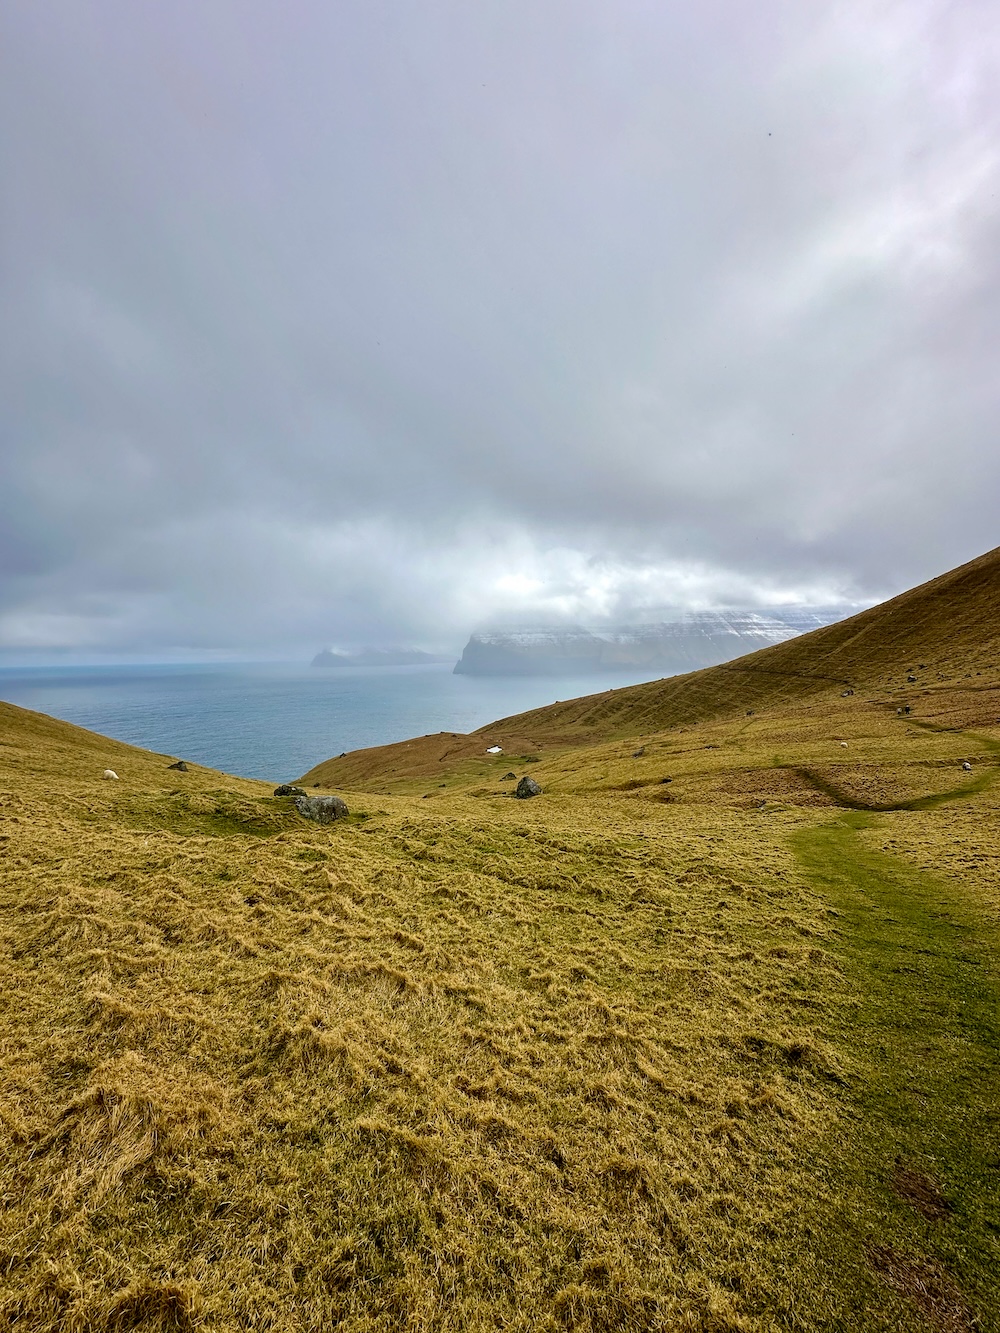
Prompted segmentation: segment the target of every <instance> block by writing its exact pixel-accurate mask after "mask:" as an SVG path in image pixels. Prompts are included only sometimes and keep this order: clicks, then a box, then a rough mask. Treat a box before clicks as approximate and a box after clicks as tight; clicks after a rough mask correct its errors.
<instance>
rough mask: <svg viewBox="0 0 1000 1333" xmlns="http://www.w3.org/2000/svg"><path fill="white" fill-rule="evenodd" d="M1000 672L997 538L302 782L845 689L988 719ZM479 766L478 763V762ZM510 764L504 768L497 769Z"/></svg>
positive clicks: (828, 699)
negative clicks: (897, 588)
mask: <svg viewBox="0 0 1000 1333" xmlns="http://www.w3.org/2000/svg"><path fill="white" fill-rule="evenodd" d="M998 680H1000V547H998V548H997V549H996V550H994V551H990V552H988V553H987V554H986V555H983V556H980V557H979V558H978V559H977V560H972V561H970V562H969V563H968V564H966V565H962V566H961V567H960V568H959V569H956V570H952V571H951V572H950V573H948V574H943V575H941V576H940V577H939V578H936V579H932V580H931V581H930V582H929V583H924V584H922V585H921V586H920V587H919V588H914V589H911V590H910V591H909V592H905V593H902V594H901V595H900V596H899V597H894V598H893V599H892V600H891V601H888V602H884V603H882V604H881V605H879V606H875V607H872V608H871V609H870V610H868V611H862V612H861V613H860V614H859V615H856V616H852V617H851V618H850V619H848V620H843V621H840V622H838V623H837V624H835V625H828V626H826V627H824V628H823V629H818V630H813V631H812V632H811V633H810V634H805V635H801V636H800V637H798V638H796V639H790V640H789V641H788V642H787V643H780V644H776V645H774V647H771V648H764V649H762V650H760V651H759V652H756V653H751V654H749V655H748V656H746V657H741V658H738V659H737V660H736V661H734V662H727V663H726V664H725V665H723V666H718V667H710V668H708V669H706V670H703V671H694V672H690V673H689V674H687V675H684V676H671V677H669V678H668V679H666V680H659V681H652V682H650V683H649V684H645V685H633V686H631V687H629V688H626V689H622V690H605V691H603V692H602V693H600V694H592V695H587V696H585V697H584V698H581V699H572V700H569V701H568V702H563V703H558V704H553V705H550V706H548V707H545V708H537V709H534V710H533V711H531V712H528V713H520V714H518V715H517V716H515V717H508V718H503V719H501V720H500V721H497V722H493V723H490V725H489V726H487V727H483V728H481V729H480V730H479V731H476V732H473V733H472V734H471V735H469V736H461V735H456V734H454V733H441V734H439V735H436V736H425V737H421V738H419V739H416V740H412V741H404V742H402V743H401V744H398V745H387V746H380V747H377V748H373V749H369V750H357V751H354V752H353V753H351V754H348V755H345V756H343V757H341V758H338V759H329V760H326V761H325V762H323V763H320V764H318V765H317V766H316V767H315V768H313V769H311V770H310V772H309V773H307V774H306V776H305V779H304V781H306V782H309V783H313V782H320V783H324V784H331V785H337V784H341V785H346V786H359V785H360V786H372V785H378V786H385V785H386V784H390V785H391V784H392V783H395V782H398V781H399V780H400V779H405V778H428V777H431V776H433V775H434V774H437V773H444V772H449V771H451V770H456V771H462V772H464V773H466V774H468V773H471V772H474V771H484V770H482V769H481V765H482V762H483V761H482V756H483V754H484V752H485V750H486V748H487V746H489V745H493V744H499V745H501V746H502V747H503V749H504V751H505V753H506V754H507V755H508V756H515V757H516V756H521V755H524V754H533V755H537V754H539V753H543V752H546V751H552V750H553V749H560V748H565V747H566V746H574V747H576V746H589V745H594V744H595V743H598V742H600V741H602V740H609V739H619V738H636V737H641V736H643V735H645V734H652V733H657V732H662V731H665V730H667V729H668V728H674V727H678V726H683V725H689V724H692V723H701V722H705V721H707V720H711V719H718V720H726V719H738V718H739V717H741V716H746V715H747V714H748V712H750V711H752V712H754V713H759V712H762V711H765V710H768V711H774V710H787V709H788V708H793V707H795V706H796V705H800V704H802V703H808V704H810V705H821V706H829V705H831V704H834V706H835V702H834V701H836V700H837V699H838V698H839V697H840V696H841V695H842V694H843V692H844V691H845V690H847V689H853V690H854V691H855V692H856V693H860V694H863V695H864V696H865V698H866V699H869V700H870V701H872V702H873V703H877V704H883V705H888V704H891V705H892V706H893V707H894V708H895V707H902V706H905V705H910V706H911V707H912V709H913V711H914V712H915V713H917V714H919V715H921V716H925V717H929V718H933V719H935V720H942V719H944V718H945V717H947V718H948V719H949V720H950V721H952V722H953V723H960V724H962V725H967V726H975V725H979V724H981V723H985V722H990V721H993V720H995V718H996V716H997V713H996V706H995V701H994V700H993V699H991V698H986V697H984V694H983V691H984V687H986V688H989V689H992V688H994V687H995V686H996V683H997V681H998ZM477 765H480V768H479V769H477V768H476V766H477ZM502 771H506V768H502Z"/></svg>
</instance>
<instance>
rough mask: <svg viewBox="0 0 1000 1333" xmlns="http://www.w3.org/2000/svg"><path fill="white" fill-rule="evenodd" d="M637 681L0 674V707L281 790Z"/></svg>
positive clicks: (97, 670) (443, 675)
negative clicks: (340, 763)
mask: <svg viewBox="0 0 1000 1333" xmlns="http://www.w3.org/2000/svg"><path fill="white" fill-rule="evenodd" d="M645 679H649V677H648V676H643V675H641V674H632V675H621V676H617V675H615V676H610V675H609V676H603V675H602V676H599V677H597V676H578V677H571V678H562V677H559V678H551V677H545V678H531V677H521V678H518V677H477V676H456V675H453V674H452V671H451V667H450V666H447V665H432V666H415V667H368V668H337V669H336V670H332V669H327V670H322V669H316V668H310V667H308V666H300V665H297V664H295V665H289V664H275V663H266V664H263V663H226V664H217V663H212V664H210V665H176V664H171V665H163V666H81V667H65V666H59V667H33V668H24V667H0V699H3V700H5V701H6V702H8V703H14V704H19V705H20V706H21V707H22V708H31V709H34V710H35V711H36V712H39V713H48V714H50V715H51V716H53V717H58V718H62V719H63V720H64V721H67V722H75V723H76V724H77V725H78V726H81V727H87V728H89V729H90V730H91V731H99V732H101V733H102V734H103V735H105V736H113V737H114V738H115V739H116V740H121V741H128V742H129V743H130V744H131V745H139V746H142V747H143V748H144V749H147V750H153V751H156V752H157V753H160V754H167V755H171V756H172V757H175V758H178V759H189V760H191V761H192V762H194V763H198V764H206V765H208V766H209V767H211V768H218V769H222V770H223V772H226V773H235V774H239V775H240V776H242V777H250V778H264V779H266V780H268V781H270V780H273V781H275V782H287V781H288V780H290V779H292V778H296V777H299V776H301V774H303V773H305V772H306V771H307V770H308V769H310V768H311V767H312V766H313V765H314V764H317V763H319V762H320V761H322V760H324V759H329V758H330V757H331V756H332V755H337V754H340V752H341V751H342V750H356V749H360V748H361V747H363V746H369V745H384V744H387V743H388V742H390V741H400V740H406V739H407V738H409V737H411V736H423V735H427V734H429V733H431V732H436V731H458V732H465V731H474V730H475V729H476V728H477V727H481V726H484V725H485V724H486V723H487V722H491V721H494V720H495V719H497V718H501V717H507V716H509V715H510V714H512V713H519V712H523V711H524V710H525V709H528V708H537V707H539V706H540V705H542V704H548V703H552V702H553V701H554V700H555V699H572V698H575V697H576V696H577V695H581V694H593V693H595V692H596V691H598V690H606V689H608V688H609V687H613V688H619V687H620V686H622V685H633V684H635V683H636V682H637V681H638V680H645Z"/></svg>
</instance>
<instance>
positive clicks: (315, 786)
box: [313, 782, 323, 791]
mask: <svg viewBox="0 0 1000 1333" xmlns="http://www.w3.org/2000/svg"><path fill="white" fill-rule="evenodd" d="M322 785H323V784H322V782H314V783H313V791H319V789H320V787H322Z"/></svg>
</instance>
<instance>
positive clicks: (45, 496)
mask: <svg viewBox="0 0 1000 1333" xmlns="http://www.w3.org/2000/svg"><path fill="white" fill-rule="evenodd" d="M998 66H1000V7H998V6H997V5H996V4H995V0H982V2H980V0H953V2H952V3H945V2H943V0H940V2H939V0H899V2H896V0H893V2H891V3H885V2H884V0H859V2H858V3H855V2H854V0H836V2H834V0H812V2H811V3H808V4H803V3H802V0H756V2H755V3H754V4H753V5H750V4H747V3H746V2H745V0H738V2H737V0H699V3H698V4H696V5H695V4H690V3H685V4H681V3H675V2H673V0H655V2H654V0H530V3H529V2H528V0H477V3H475V4H469V3H468V0H339V2H338V3H337V4H331V3H329V0H280V3H279V2H278V0H96V2H95V0H46V3H45V4H44V5H40V4H38V3H37V0H6V2H5V4H4V5H3V7H2V9H0V172H2V176H0V179H2V180H3V182H4V185H3V189H2V191H0V657H2V656H3V655H4V654H6V655H7V656H8V657H10V656H11V655H14V656H17V655H18V654H24V653H34V654H36V655H38V654H42V655H43V656H44V655H45V654H52V655H53V657H56V656H59V655H65V654H67V653H68V654H84V655H85V654H87V653H110V654H115V653H130V652H138V653H146V654H152V655H154V656H156V655H158V654H159V655H163V656H164V657H170V656H176V655H182V656H183V655H185V654H189V655H194V656H197V655H199V654H223V655H225V654H234V655H250V656H253V655H261V654H263V655H268V654H281V653H288V654H290V655H294V654H296V653H300V652H303V653H304V652H306V651H308V652H310V653H311V652H312V651H315V650H316V649H317V648H319V647H323V646H328V645H337V646H341V647H346V648H350V647H359V646H363V645H375V646H379V645H381V646H390V645H411V646H417V647H424V648H428V649H437V650H441V649H444V650H455V651H457V650H458V649H460V648H461V646H462V643H463V642H464V641H465V639H466V638H467V636H468V634H469V632H470V631H471V630H472V629H473V628H475V627H476V626H480V625H483V624H487V623H497V622H501V621H510V620H511V619H517V618H531V617H533V618H535V619H536V620H537V619H538V618H541V619H543V620H544V619H548V620H557V619H560V618H571V619H576V620H582V621H584V622H586V623H593V622H595V621H597V620H600V619H601V618H612V619H617V620H621V619H623V618H629V617H630V616H632V615H634V614H640V613H648V611H649V608H650V607H658V606H671V607H693V608H702V607H712V606H754V605H770V606H773V605H776V604H781V603H782V602H815V603H822V604H829V603H831V602H836V601H841V600H847V601H851V602H857V603H862V602H865V603H867V602H871V601H872V600H876V599H881V598H883V597H885V596H889V595H892V594H893V593H895V592H898V591H901V590H902V589H904V588H906V587H910V586H913V585H915V584H917V583H919V582H922V581H923V580H924V579H926V578H930V577H932V576H933V575H935V574H937V573H940V572H943V571H944V570H946V569H948V568H951V567H953V566H955V565H957V564H960V563H962V562H963V561H965V560H968V559H971V558H972V557H974V556H976V555H978V554H981V553H982V552H983V551H986V550H989V549H991V548H992V547H993V546H995V545H996V544H997V542H998V541H1000V537H998V535H997V529H998V524H997V514H998V512H1000V506H998V501H1000V447H998V446H1000V441H998V420H1000V413H998V408H1000V373H998V366H1000V355H998V354H1000V188H998V187H1000V68H998Z"/></svg>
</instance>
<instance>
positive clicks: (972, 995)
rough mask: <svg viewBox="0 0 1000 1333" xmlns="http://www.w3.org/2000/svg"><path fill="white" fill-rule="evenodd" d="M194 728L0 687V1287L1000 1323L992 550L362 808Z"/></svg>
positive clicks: (108, 1308) (67, 1322)
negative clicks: (106, 716)
mask: <svg viewBox="0 0 1000 1333" xmlns="http://www.w3.org/2000/svg"><path fill="white" fill-rule="evenodd" d="M248 725H252V720H251V719H248ZM495 747H499V748H500V751H501V753H499V754H488V753H487V750H488V749H490V748H495ZM174 758H175V757H174V756H164V755H155V754H151V753H149V752H146V751H142V750H137V749H134V748H132V747H129V746H126V745H123V744H121V743H118V742H115V741H112V740H109V739H107V738H105V737H101V736H98V735H95V734H93V733H89V732H85V731H82V730H80V729H79V728H76V727H73V726H70V725H69V724H66V723H62V722H57V721H55V720H53V719H51V718H47V717H45V716H43V715H40V714H35V713H29V712H26V711H24V710H22V709H18V708H15V707H14V706H12V705H8V704H0V907H2V913H0V932H2V949H0V976H2V984H0V997H2V1004H3V1008H4V1013H3V1024H2V1026H0V1043H2V1045H0V1116H2V1123H3V1134H2V1137H0V1160H2V1177H0V1179H2V1187H3V1200H4V1208H3V1212H2V1215H0V1326H2V1327H6V1328H10V1329H17V1330H39V1331H41V1330H67V1331H72V1333H75V1331H77V1330H79V1331H81V1333H82V1331H83V1330H108V1331H109V1333H111V1331H115V1333H117V1331H118V1330H125V1329H149V1330H194V1329H206V1330H208V1329H218V1330H226V1331H227V1333H228V1331H229V1330H242V1329H253V1330H295V1331H296V1333H298V1331H300V1330H301V1331H302V1333H306V1331H307V1330H308V1331H310V1333H311V1331H312V1330H317V1331H318V1330H328V1329H340V1330H345V1331H348V1333H362V1331H365V1333H367V1331H368V1330H374V1331H376V1333H382V1331H383V1330H384V1331H385V1333H389V1330H399V1329H407V1330H411V1329H412V1330H426V1331H427V1333H430V1331H431V1330H441V1331H442V1333H444V1331H445V1330H455V1331H456V1333H457V1331H458V1330H495V1329H496V1330H499V1329H503V1330H523V1331H524V1333H528V1331H529V1330H530V1331H532V1333H534V1331H535V1330H544V1331H546V1333H560V1331H561V1330H579V1331H580V1333H617V1331H618V1330H625V1331H630V1330H636V1331H638V1330H663V1331H664V1333H667V1331H668V1330H670V1331H673V1330H690V1331H692V1333H764V1331H765V1330H772V1329H781V1330H785V1329H788V1330H800V1331H801V1333H809V1331H812V1330H851V1331H853V1330H857V1331H858V1333H867V1331H868V1330H886V1331H888V1330H893V1331H896V1330H900V1331H902V1333H910V1331H912V1333H920V1331H921V1330H931V1331H932V1333H933V1331H934V1330H942V1331H945V1333H952V1331H953V1330H954V1331H955V1333H966V1331H967V1330H978V1331H980V1333H988V1330H990V1329H995V1328H998V1327H1000V1295H998V1284H997V1282H996V1274H997V1272H998V1271H1000V1223H998V1217H1000V1113H998V1108H1000V1060H998V1050H1000V1041H998V1039H1000V874H998V861H997V843H998V836H997V835H998V831H1000V784H998V782H997V777H998V774H1000V550H997V551H993V552H990V553H989V554H987V555H985V556H983V557H981V558H980V559H978V560H975V561H972V562H971V563H970V564H968V565H965V566H963V567H961V568H960V569H958V570H954V571H951V572H950V573H948V574H945V575H943V576H941V578H939V579H935V580H932V581H931V582H930V583H927V584H924V585H922V586H921V587H920V588H916V589H913V590H912V591H910V592H908V593H904V594H903V595H902V596H900V597H897V598H895V599H893V600H892V601H890V602H887V603H885V604H883V605H882V606H878V607H873V608H871V609H870V610H868V611H865V612H863V613H861V614H860V615H858V616H854V617H852V618H851V619H850V620H846V621H842V622H839V623H837V624H834V625H830V626H828V627H825V628H822V629H819V630H816V631H814V632H812V633H809V634H806V635H802V636H801V637H797V638H795V639H791V640H789V641H787V642H784V643H779V644H776V645H774V646H772V647H769V648H766V649H763V650H761V651H760V652H757V653H754V654H752V655H750V656H748V657H745V658H742V659H739V660H738V661H736V662H730V663H727V664H725V665H724V666H719V667H712V668H709V669H706V670H703V671H698V672H693V673H690V674H688V675H685V676H679V677H672V678H669V679H667V680H663V681H656V682H652V683H650V684H646V685H640V686H635V687H631V688H628V689H621V690H615V691H605V692H603V693H600V694H595V695H592V696H588V697H587V698H584V699H579V700H570V701H566V702H563V703H559V704H555V705H552V706H550V707H548V708H544V709H538V710H535V711H533V712H531V713H527V714H523V715H521V716H519V717H514V718H507V719H502V720H500V721H498V722H496V723H494V724H491V725H490V726H489V727H486V728H482V729H481V730H480V731H478V732H476V733H472V734H471V735H467V736H466V735H452V734H442V735H437V736H428V737H422V738H415V739H414V740H412V741H409V742H404V743H402V744H400V745H395V746H385V747H380V748H378V749H373V750H364V751H357V752H355V753H352V754H347V755H344V756H341V757H339V758H336V759H329V760H326V761H323V762H321V763H319V764H317V766H316V767H315V768H314V769H312V770H311V771H310V772H309V773H308V774H306V775H304V776H303V778H302V779H301V780H300V781H301V782H302V784H303V785H304V786H306V787H308V788H309V790H310V792H313V791H317V792H319V793H336V794H338V795H340V796H342V797H343V798H344V800H345V801H346V802H347V805H348V807H349V809H350V814H349V816H348V817H347V818H345V819H341V820H338V821H337V822H336V823H334V824H332V825H330V826H325V827H324V826H317V825H313V824H310V823H308V822H306V821H305V820H303V819H302V818H300V816H299V815H298V814H297V812H296V810H295V808H294V806H293V805H292V802H291V801H290V800H289V799H287V798H283V797H277V796H275V795H273V786H272V785H268V784H264V783H261V782H255V781H250V780H245V779H240V778H234V777H231V776H228V775H225V774H222V773H218V772H214V771H212V770H209V769H205V768H200V767H198V766H197V765H194V764H191V765H190V766H189V770H188V771H187V772H183V773H181V772H177V771H175V770H173V769H170V768H168V765H170V764H171V763H172V761H173V759H174ZM107 768H110V769H113V770H114V771H115V772H116V773H117V774H118V780H117V781H109V780H105V779H104V778H103V777H102V774H103V772H104V770H105V769H107ZM510 773H513V774H514V775H515V778H520V777H522V776H524V775H525V774H527V775H530V776H531V777H533V778H534V779H535V780H536V782H537V783H538V784H539V786H540V787H541V789H542V795H541V796H538V797H535V798H533V799H530V800H516V799H511V793H512V791H513V788H514V785H515V784H514V782H513V781H512V780H511V779H510V778H509V777H508V774H510Z"/></svg>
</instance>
